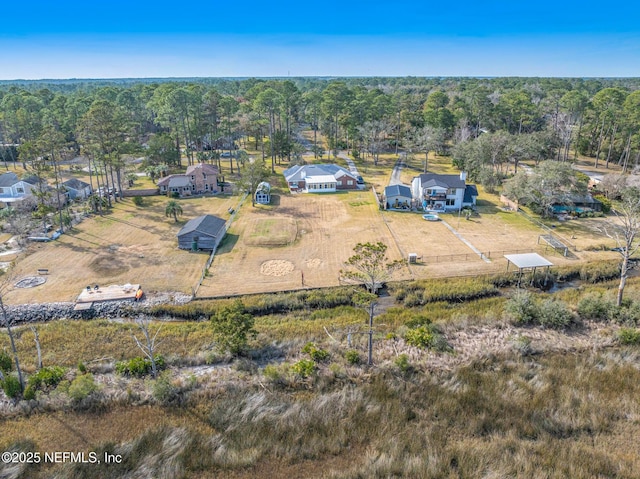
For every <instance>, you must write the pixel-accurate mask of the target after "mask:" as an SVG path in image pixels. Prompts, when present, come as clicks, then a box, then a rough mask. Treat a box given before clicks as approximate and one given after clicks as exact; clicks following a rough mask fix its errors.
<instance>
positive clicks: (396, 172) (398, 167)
mask: <svg viewBox="0 0 640 479" xmlns="http://www.w3.org/2000/svg"><path fill="white" fill-rule="evenodd" d="M405 166H406V164H405V162H404V154H403V153H401V154H400V157H399V158H398V161H396V164H395V165H394V166H393V171H392V172H391V179H390V180H389V186H393V185H401V184H403V183H402V181H400V174H401V173H402V169H403V168H404V167H405Z"/></svg>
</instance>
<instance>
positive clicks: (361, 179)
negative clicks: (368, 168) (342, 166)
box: [356, 176, 364, 185]
mask: <svg viewBox="0 0 640 479" xmlns="http://www.w3.org/2000/svg"><path fill="white" fill-rule="evenodd" d="M356 183H357V184H359V185H364V179H363V178H362V176H358V177H357V178H356Z"/></svg>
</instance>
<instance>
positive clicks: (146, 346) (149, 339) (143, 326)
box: [131, 314, 162, 379]
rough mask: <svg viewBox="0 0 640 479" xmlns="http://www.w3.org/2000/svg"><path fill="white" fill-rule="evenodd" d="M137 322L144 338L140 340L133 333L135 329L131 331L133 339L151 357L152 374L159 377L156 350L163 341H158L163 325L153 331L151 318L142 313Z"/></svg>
mask: <svg viewBox="0 0 640 479" xmlns="http://www.w3.org/2000/svg"><path fill="white" fill-rule="evenodd" d="M135 324H136V326H137V327H138V329H139V330H140V331H141V332H142V335H143V336H144V340H143V341H140V340H139V339H138V338H137V336H136V335H135V334H134V333H133V331H131V336H132V337H133V340H134V341H135V342H136V345H137V346H138V348H140V350H141V351H142V353H143V354H144V355H145V356H146V357H147V358H148V359H149V361H151V375H152V376H153V378H154V379H155V378H156V377H158V367H157V365H156V351H157V348H158V346H159V345H160V343H161V342H162V341H158V340H157V339H158V333H159V332H160V330H161V329H162V327H161V326H160V327H158V329H156V331H155V333H153V332H152V331H151V320H150V319H149V318H148V317H146V316H144V315H142V314H141V315H139V316H138V317H137V318H136V319H135Z"/></svg>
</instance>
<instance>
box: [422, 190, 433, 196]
mask: <svg viewBox="0 0 640 479" xmlns="http://www.w3.org/2000/svg"><path fill="white" fill-rule="evenodd" d="M431 193H432V190H425V192H424V194H425V195H427V196H431Z"/></svg>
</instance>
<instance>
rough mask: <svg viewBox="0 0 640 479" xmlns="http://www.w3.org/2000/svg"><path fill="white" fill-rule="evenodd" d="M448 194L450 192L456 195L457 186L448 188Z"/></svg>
mask: <svg viewBox="0 0 640 479" xmlns="http://www.w3.org/2000/svg"><path fill="white" fill-rule="evenodd" d="M447 194H448V195H455V194H456V189H455V188H449V189H447Z"/></svg>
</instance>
